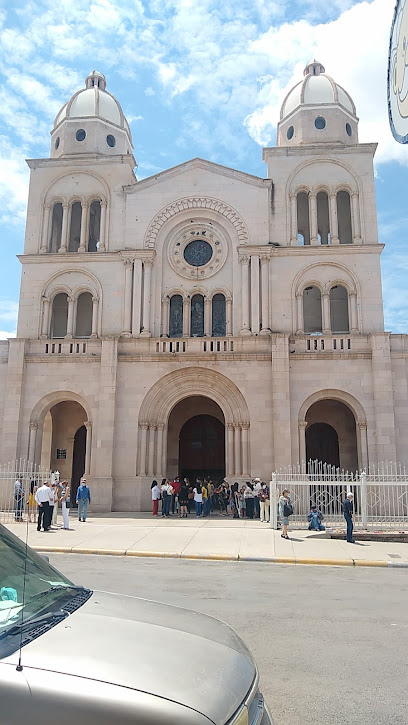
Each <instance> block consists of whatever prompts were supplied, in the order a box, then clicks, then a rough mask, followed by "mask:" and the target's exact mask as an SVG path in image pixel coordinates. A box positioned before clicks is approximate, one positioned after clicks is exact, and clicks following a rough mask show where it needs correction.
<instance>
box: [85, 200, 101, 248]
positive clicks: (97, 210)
mask: <svg viewBox="0 0 408 725" xmlns="http://www.w3.org/2000/svg"><path fill="white" fill-rule="evenodd" d="M100 239H101V202H100V201H98V200H95V201H93V202H92V203H91V205H90V207H89V241H88V252H97V251H98V247H99V242H100Z"/></svg>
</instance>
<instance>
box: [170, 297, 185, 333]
mask: <svg viewBox="0 0 408 725" xmlns="http://www.w3.org/2000/svg"><path fill="white" fill-rule="evenodd" d="M169 336H170V337H182V336H183V298H182V296H181V295H173V297H171V299H170V325H169Z"/></svg>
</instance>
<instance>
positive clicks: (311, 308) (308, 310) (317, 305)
mask: <svg viewBox="0 0 408 725" xmlns="http://www.w3.org/2000/svg"><path fill="white" fill-rule="evenodd" d="M303 329H304V331H305V333H306V334H312V333H316V332H322V295H321V292H320V290H319V288H318V287H306V289H305V290H304V291H303Z"/></svg>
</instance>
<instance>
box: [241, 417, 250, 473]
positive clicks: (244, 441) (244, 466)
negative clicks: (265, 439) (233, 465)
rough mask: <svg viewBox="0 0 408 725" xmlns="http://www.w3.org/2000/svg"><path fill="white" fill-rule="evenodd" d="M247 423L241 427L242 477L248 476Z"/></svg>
mask: <svg viewBox="0 0 408 725" xmlns="http://www.w3.org/2000/svg"><path fill="white" fill-rule="evenodd" d="M248 431H249V423H242V425H241V446H242V475H243V476H249V451H248V443H249V433H248Z"/></svg>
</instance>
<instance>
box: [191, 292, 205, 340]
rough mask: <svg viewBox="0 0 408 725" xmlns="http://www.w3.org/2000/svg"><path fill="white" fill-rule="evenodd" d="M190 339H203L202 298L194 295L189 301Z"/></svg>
mask: <svg viewBox="0 0 408 725" xmlns="http://www.w3.org/2000/svg"><path fill="white" fill-rule="evenodd" d="M190 335H191V337H204V297H203V296H202V295H194V297H192V299H191V327H190Z"/></svg>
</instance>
